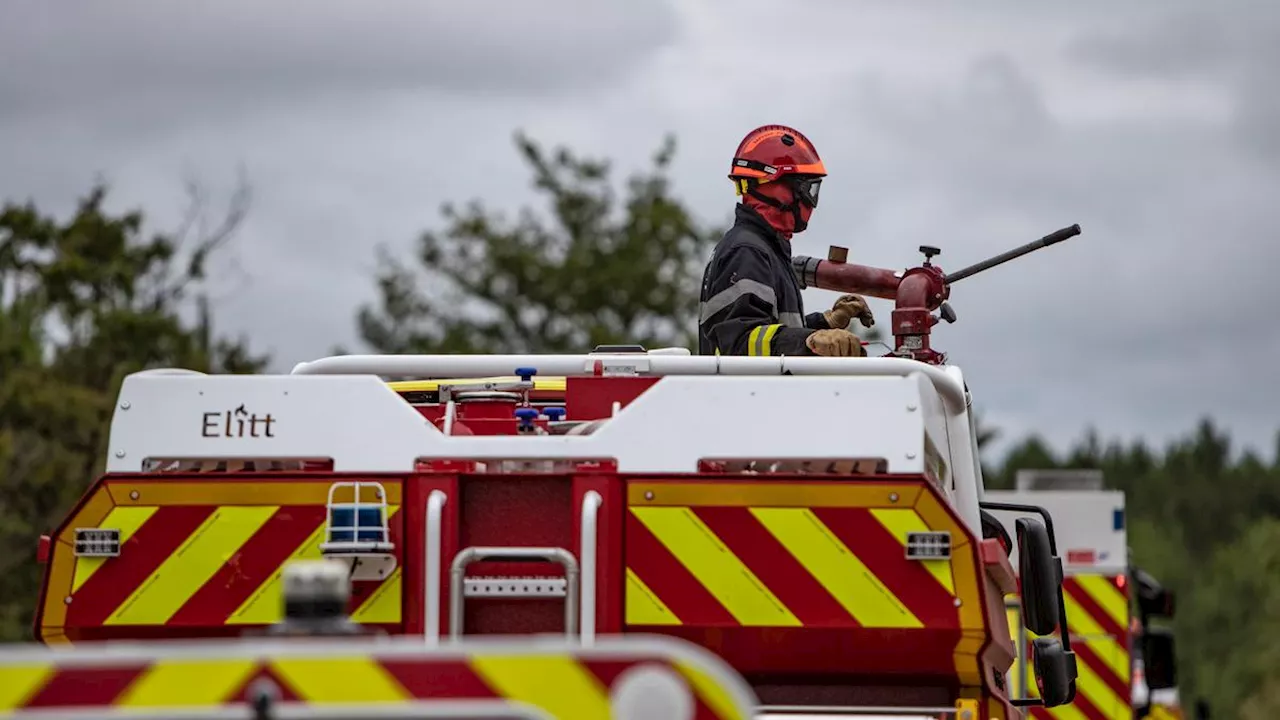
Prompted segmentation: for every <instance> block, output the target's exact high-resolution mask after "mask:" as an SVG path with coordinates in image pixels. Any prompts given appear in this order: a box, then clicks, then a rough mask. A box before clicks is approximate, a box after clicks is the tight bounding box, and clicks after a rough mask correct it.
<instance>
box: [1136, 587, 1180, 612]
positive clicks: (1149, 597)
mask: <svg viewBox="0 0 1280 720" xmlns="http://www.w3.org/2000/svg"><path fill="white" fill-rule="evenodd" d="M1174 598H1175V596H1174V594H1173V591H1172V590H1165V589H1163V588H1162V589H1160V590H1157V591H1155V592H1153V593H1151V594H1146V593H1139V594H1138V612H1140V613H1141V614H1142V615H1143V616H1147V617H1151V616H1155V617H1167V618H1171V617H1173V611H1174V607H1175V603H1174Z"/></svg>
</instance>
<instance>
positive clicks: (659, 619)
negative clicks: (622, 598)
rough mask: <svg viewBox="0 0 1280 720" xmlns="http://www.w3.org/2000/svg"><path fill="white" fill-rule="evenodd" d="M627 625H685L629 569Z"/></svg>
mask: <svg viewBox="0 0 1280 720" xmlns="http://www.w3.org/2000/svg"><path fill="white" fill-rule="evenodd" d="M626 602H627V608H626V610H627V624H628V625H683V624H684V623H681V622H680V618H678V617H676V614H675V613H673V612H671V608H669V607H667V604H666V603H664V602H662V599H661V598H659V597H658V596H657V595H655V594H654V593H653V590H650V589H649V586H648V585H646V584H645V583H644V581H643V580H641V579H640V576H639V575H636V574H635V572H634V571H632V569H631V568H627V601H626Z"/></svg>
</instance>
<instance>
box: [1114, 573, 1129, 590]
mask: <svg viewBox="0 0 1280 720" xmlns="http://www.w3.org/2000/svg"><path fill="white" fill-rule="evenodd" d="M1128 583H1129V578H1127V577H1125V576H1124V575H1117V576H1116V587H1118V588H1120V589H1121V590H1123V589H1124V586H1125V585H1127V584H1128Z"/></svg>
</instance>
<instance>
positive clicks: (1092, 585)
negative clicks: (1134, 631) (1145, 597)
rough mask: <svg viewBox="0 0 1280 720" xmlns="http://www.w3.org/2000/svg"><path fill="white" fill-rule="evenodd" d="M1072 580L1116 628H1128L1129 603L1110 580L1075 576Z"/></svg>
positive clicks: (1098, 576)
mask: <svg viewBox="0 0 1280 720" xmlns="http://www.w3.org/2000/svg"><path fill="white" fill-rule="evenodd" d="M1074 579H1075V581H1076V584H1077V585H1079V586H1080V587H1081V588H1082V589H1083V590H1084V591H1085V592H1086V593H1088V595H1089V597H1091V598H1093V601H1094V602H1096V603H1098V605H1099V607H1101V608H1102V609H1103V610H1104V611H1105V612H1106V613H1107V615H1109V616H1110V617H1111V620H1112V621H1113V622H1115V624H1116V625H1117V626H1119V627H1122V628H1128V627H1129V601H1128V600H1126V599H1125V597H1124V594H1123V593H1121V592H1120V588H1117V587H1116V586H1115V583H1113V582H1112V581H1111V579H1110V578H1108V577H1106V576H1103V575H1076V576H1075V577H1074Z"/></svg>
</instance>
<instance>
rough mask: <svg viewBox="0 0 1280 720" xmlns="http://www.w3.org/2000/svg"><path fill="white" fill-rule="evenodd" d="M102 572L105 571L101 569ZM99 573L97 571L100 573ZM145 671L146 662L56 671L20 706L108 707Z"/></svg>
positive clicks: (104, 568)
mask: <svg viewBox="0 0 1280 720" xmlns="http://www.w3.org/2000/svg"><path fill="white" fill-rule="evenodd" d="M102 570H106V567H105V566H104V567H103V568H102ZM102 570H99V571H98V572H102ZM146 669H147V664H146V663H140V664H139V663H135V664H133V665H124V666H120V667H110V668H101V667H89V668H78V669H62V670H58V671H57V672H56V673H55V674H54V676H53V677H52V678H50V680H49V681H48V682H47V683H46V684H45V686H44V687H42V688H40V690H39V691H38V692H37V693H36V694H35V695H34V696H32V697H31V699H30V700H28V701H27V702H26V704H25V705H24V707H29V708H39V707H91V706H103V705H110V704H111V703H113V702H114V701H115V699H116V698H117V697H119V696H120V693H122V692H124V690H125V688H127V687H129V685H130V683H132V682H133V681H134V680H136V679H138V677H139V676H140V675H142V673H143V671H145V670H146Z"/></svg>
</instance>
